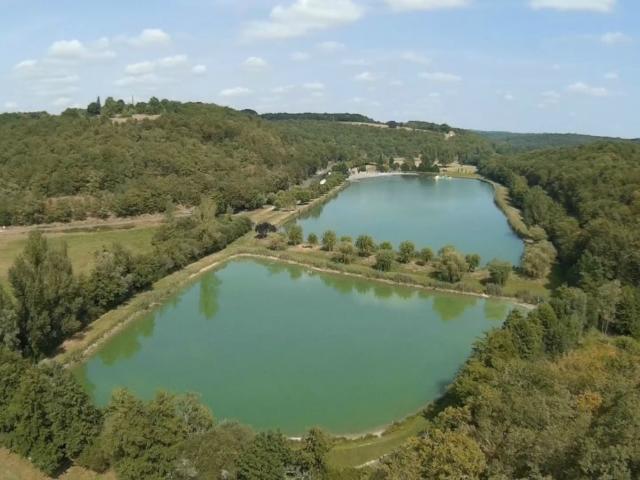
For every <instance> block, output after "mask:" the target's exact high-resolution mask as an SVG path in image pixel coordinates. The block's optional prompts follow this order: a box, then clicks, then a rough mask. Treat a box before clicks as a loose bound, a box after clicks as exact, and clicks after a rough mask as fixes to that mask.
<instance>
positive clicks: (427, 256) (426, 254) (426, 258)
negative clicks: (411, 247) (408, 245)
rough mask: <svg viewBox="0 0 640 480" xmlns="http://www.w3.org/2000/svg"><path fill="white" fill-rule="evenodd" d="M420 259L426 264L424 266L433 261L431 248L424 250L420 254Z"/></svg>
mask: <svg viewBox="0 0 640 480" xmlns="http://www.w3.org/2000/svg"><path fill="white" fill-rule="evenodd" d="M418 258H419V259H420V261H421V262H424V264H427V263H429V262H430V261H431V260H433V250H431V249H430V248H429V247H426V248H423V249H422V250H420V252H419V253H418Z"/></svg>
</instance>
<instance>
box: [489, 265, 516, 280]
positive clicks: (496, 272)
mask: <svg viewBox="0 0 640 480" xmlns="http://www.w3.org/2000/svg"><path fill="white" fill-rule="evenodd" d="M488 268H489V281H490V282H491V283H495V284H497V285H504V284H505V283H507V280H509V275H510V274H511V270H512V267H511V264H510V263H509V262H503V261H501V260H491V262H489V265H488Z"/></svg>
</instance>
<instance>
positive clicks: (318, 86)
mask: <svg viewBox="0 0 640 480" xmlns="http://www.w3.org/2000/svg"><path fill="white" fill-rule="evenodd" d="M302 88H305V89H307V90H324V88H325V86H324V83H322V82H308V83H305V84H304V85H302Z"/></svg>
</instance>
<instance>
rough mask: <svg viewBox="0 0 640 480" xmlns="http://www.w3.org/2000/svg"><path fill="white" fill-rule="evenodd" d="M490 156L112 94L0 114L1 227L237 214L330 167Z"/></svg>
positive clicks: (473, 145)
mask: <svg viewBox="0 0 640 480" xmlns="http://www.w3.org/2000/svg"><path fill="white" fill-rule="evenodd" d="M132 115H136V117H134V118H132ZM364 118H366V117H364ZM489 153H490V148H489V144H488V142H486V141H485V140H483V139H482V138H480V137H478V136H477V135H474V134H468V135H467V134H465V135H458V136H456V137H455V138H452V139H449V140H447V139H445V137H444V135H443V134H442V133H435V132H411V131H407V130H401V129H390V128H385V129H381V128H374V127H364V126H361V125H348V124H344V123H339V122H336V121H324V120H323V121H319V120H285V121H270V120H266V119H263V118H260V117H259V116H257V115H255V114H254V113H252V112H248V111H243V112H239V111H236V110H233V109H230V108H223V107H219V106H217V105H211V104H201V103H184V104H181V103H179V102H170V101H167V100H162V101H160V100H157V99H152V100H150V101H149V102H148V103H144V104H136V105H135V106H129V105H126V104H125V103H124V102H123V101H121V100H119V101H116V100H114V99H112V98H108V99H107V100H106V101H105V103H104V105H103V106H100V104H99V103H98V102H94V103H92V104H90V105H89V107H88V108H87V110H84V109H82V110H80V109H69V110H67V111H65V112H64V113H63V114H62V115H58V116H54V115H48V114H46V113H38V114H5V115H0V225H16V224H23V225H24V224H33V223H47V222H53V221H70V220H74V219H84V218H86V217H95V216H100V217H106V216H108V215H117V216H129V215H137V214H142V213H156V212H162V211H165V210H166V207H167V206H168V205H170V204H174V205H175V204H180V205H185V206H193V205H197V204H199V203H200V199H201V197H202V196H208V197H215V198H216V200H217V202H218V205H219V207H220V208H222V209H223V210H224V209H226V208H231V209H233V210H236V211H237V210H241V209H246V208H256V207H260V206H262V205H263V204H264V203H265V202H266V200H267V197H268V195H269V194H270V193H276V192H278V191H280V190H284V189H287V188H288V187H290V186H291V185H294V184H296V183H299V182H301V181H302V180H303V179H305V178H307V177H309V176H310V175H312V174H313V173H314V172H316V171H317V170H318V169H320V168H324V167H326V166H327V165H328V164H329V163H330V162H336V161H345V162H350V164H351V165H359V164H362V163H365V162H371V161H376V162H382V161H385V162H387V161H388V159H389V158H390V157H398V156H404V157H412V158H415V157H418V156H419V155H422V156H423V157H424V158H427V159H430V160H443V161H451V160H453V159H456V158H460V159H463V160H470V159H471V160H477V159H478V158H480V157H481V156H482V155H488V154H489Z"/></svg>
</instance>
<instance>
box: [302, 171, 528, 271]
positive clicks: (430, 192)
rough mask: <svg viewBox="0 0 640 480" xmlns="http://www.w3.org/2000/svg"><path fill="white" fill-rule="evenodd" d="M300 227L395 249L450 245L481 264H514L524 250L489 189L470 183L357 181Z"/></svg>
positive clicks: (309, 215)
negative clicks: (362, 238) (368, 238)
mask: <svg viewBox="0 0 640 480" xmlns="http://www.w3.org/2000/svg"><path fill="white" fill-rule="evenodd" d="M298 223H299V224H300V225H301V226H302V228H303V230H304V233H305V235H307V234H309V233H311V232H314V233H316V234H317V235H321V234H322V233H323V232H324V231H326V230H335V231H336V232H337V233H338V235H339V236H342V235H349V236H351V237H353V238H354V240H355V238H356V237H357V236H358V235H361V234H368V235H371V236H372V237H373V238H374V239H376V241H378V242H381V241H383V240H388V241H390V242H391V243H393V244H394V246H396V247H397V246H398V244H399V243H400V242H402V241H403V240H411V241H413V242H414V243H415V244H416V246H418V247H419V248H422V247H430V248H431V249H433V251H437V250H438V249H439V248H441V247H443V246H444V245H447V244H451V245H454V246H455V247H456V248H457V249H458V250H460V251H462V252H464V253H477V254H479V255H480V256H481V257H482V261H483V263H486V262H489V261H490V260H492V259H493V258H499V259H502V260H507V261H509V262H511V263H512V264H514V265H517V264H519V263H520V256H521V255H522V251H523V248H524V246H523V243H522V241H521V240H520V238H518V236H517V235H516V234H515V233H513V231H512V230H511V228H510V227H509V224H508V223H507V220H506V218H505V216H504V215H503V213H502V212H501V211H500V210H499V209H498V208H497V207H496V205H495V204H494V202H493V188H492V187H491V185H489V184H487V183H484V182H481V181H479V180H470V179H456V178H454V179H450V180H439V181H436V180H435V179H434V178H433V177H429V176H416V175H401V176H390V177H378V178H371V179H366V180H359V181H356V182H352V183H351V185H349V186H348V187H347V188H346V189H345V190H343V191H341V192H340V193H339V194H338V195H337V196H336V197H335V198H333V199H332V200H330V201H329V202H327V203H325V204H324V205H321V206H318V207H316V208H313V209H311V210H310V211H309V212H307V213H306V214H305V215H304V216H302V217H300V219H299V220H298Z"/></svg>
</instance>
